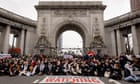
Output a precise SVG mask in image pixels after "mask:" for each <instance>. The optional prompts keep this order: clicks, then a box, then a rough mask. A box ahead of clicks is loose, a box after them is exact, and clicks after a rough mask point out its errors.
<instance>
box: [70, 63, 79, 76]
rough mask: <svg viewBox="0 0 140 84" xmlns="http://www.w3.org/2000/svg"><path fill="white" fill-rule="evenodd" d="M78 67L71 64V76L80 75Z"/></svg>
mask: <svg viewBox="0 0 140 84" xmlns="http://www.w3.org/2000/svg"><path fill="white" fill-rule="evenodd" d="M76 67H77V63H73V64H71V69H70V71H71V74H72V75H78V72H77V69H76Z"/></svg>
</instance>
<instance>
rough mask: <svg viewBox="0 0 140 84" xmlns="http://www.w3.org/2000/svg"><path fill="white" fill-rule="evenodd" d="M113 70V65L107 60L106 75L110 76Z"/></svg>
mask: <svg viewBox="0 0 140 84" xmlns="http://www.w3.org/2000/svg"><path fill="white" fill-rule="evenodd" d="M111 71H112V67H111V65H110V64H109V62H106V63H105V65H104V77H107V78H108V77H109V76H110V73H111Z"/></svg>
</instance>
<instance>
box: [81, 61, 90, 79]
mask: <svg viewBox="0 0 140 84" xmlns="http://www.w3.org/2000/svg"><path fill="white" fill-rule="evenodd" d="M81 73H82V75H83V76H88V75H89V73H90V68H89V65H88V64H87V63H86V61H84V62H82V64H81Z"/></svg>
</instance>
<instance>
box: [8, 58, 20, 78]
mask: <svg viewBox="0 0 140 84" xmlns="http://www.w3.org/2000/svg"><path fill="white" fill-rule="evenodd" d="M9 72H10V76H16V75H18V74H19V65H18V61H17V60H14V63H11V65H10V68H9Z"/></svg>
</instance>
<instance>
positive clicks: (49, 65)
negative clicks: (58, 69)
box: [46, 62, 53, 75]
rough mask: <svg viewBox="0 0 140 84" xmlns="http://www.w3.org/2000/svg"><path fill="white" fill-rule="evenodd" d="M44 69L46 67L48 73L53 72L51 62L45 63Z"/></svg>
mask: <svg viewBox="0 0 140 84" xmlns="http://www.w3.org/2000/svg"><path fill="white" fill-rule="evenodd" d="M46 69H48V71H47V72H48V74H49V75H50V74H52V73H53V71H52V70H53V64H52V63H51V62H48V65H47V67H46Z"/></svg>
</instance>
